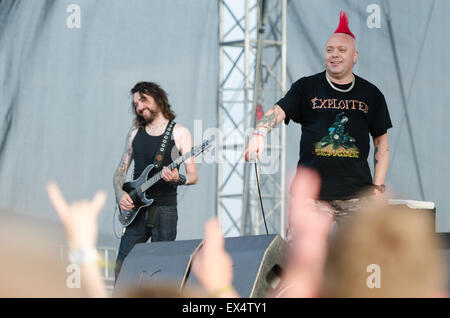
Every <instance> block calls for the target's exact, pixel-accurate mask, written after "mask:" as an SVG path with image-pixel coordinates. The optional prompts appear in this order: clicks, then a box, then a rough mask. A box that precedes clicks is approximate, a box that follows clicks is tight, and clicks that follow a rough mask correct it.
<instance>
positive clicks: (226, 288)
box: [211, 284, 236, 297]
mask: <svg viewBox="0 0 450 318" xmlns="http://www.w3.org/2000/svg"><path fill="white" fill-rule="evenodd" d="M228 292H233V293H236V289H234V287H233V285H231V284H230V285H226V286H224V287H222V288H219V289H218V290H216V291H215V292H214V293H212V294H211V296H212V297H219V296H220V295H222V294H224V293H228Z"/></svg>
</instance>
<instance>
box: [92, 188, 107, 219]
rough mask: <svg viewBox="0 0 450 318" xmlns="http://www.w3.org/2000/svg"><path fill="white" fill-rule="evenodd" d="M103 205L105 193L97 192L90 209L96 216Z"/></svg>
mask: <svg viewBox="0 0 450 318" xmlns="http://www.w3.org/2000/svg"><path fill="white" fill-rule="evenodd" d="M105 203H106V192H105V191H103V190H100V191H97V193H96V194H95V196H94V199H93V200H92V203H91V204H92V208H93V209H94V211H95V213H96V214H98V213H99V212H100V211H101V210H102V208H103V206H104V205H105Z"/></svg>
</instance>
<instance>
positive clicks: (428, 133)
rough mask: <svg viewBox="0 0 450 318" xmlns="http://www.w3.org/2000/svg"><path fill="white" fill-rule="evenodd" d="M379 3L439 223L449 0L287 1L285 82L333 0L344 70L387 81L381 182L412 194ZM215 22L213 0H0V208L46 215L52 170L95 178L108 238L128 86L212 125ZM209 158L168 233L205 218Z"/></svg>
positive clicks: (315, 57)
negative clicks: (151, 88) (354, 54)
mask: <svg viewBox="0 0 450 318" xmlns="http://www.w3.org/2000/svg"><path fill="white" fill-rule="evenodd" d="M71 3H77V4H78V5H79V6H80V8H81V28H80V29H69V28H68V27H67V25H66V22H67V21H66V20H67V17H69V16H70V15H71V13H68V12H66V9H67V7H68V5H69V4H71ZM373 3H375V4H378V5H379V6H380V8H381V28H379V29H377V28H375V29H370V28H368V27H367V25H366V19H367V17H368V16H369V14H370V13H368V12H367V11H366V8H367V6H368V5H369V4H373ZM387 6H389V10H388V11H389V12H390V14H391V17H392V27H393V35H394V40H395V44H396V46H397V55H398V58H399V63H400V70H401V74H402V84H403V86H404V90H405V95H406V98H407V109H408V112H409V115H410V120H411V128H412V140H413V142H414V144H415V147H416V151H417V160H418V163H419V164H418V167H417V168H418V169H419V170H420V172H421V177H422V185H423V188H424V193H425V198H424V199H425V200H429V201H433V202H435V203H436V206H437V211H438V217H437V219H438V220H437V221H438V222H437V229H438V230H439V231H449V229H450V217H449V216H448V213H446V211H448V209H449V208H450V196H448V195H447V189H448V186H447V182H448V180H449V177H450V172H449V169H448V168H447V162H446V158H448V156H449V150H448V148H447V147H446V141H447V137H448V136H449V134H448V133H447V130H446V124H447V122H449V120H450V116H449V113H448V111H447V110H446V107H447V106H446V101H447V100H450V98H449V97H450V96H449V94H450V90H448V89H447V86H448V79H447V76H446V75H447V74H449V73H450V72H449V71H450V69H449V68H450V66H449V64H448V63H445V59H446V52H447V50H446V48H447V47H448V46H449V43H450V42H449V41H448V37H449V36H448V31H447V30H449V29H450V25H449V24H450V22H449V20H448V19H447V17H446V15H447V13H448V12H450V2H449V1H446V0H436V1H421V0H395V1H386V2H385V1H380V0H372V1H368V0H358V1H356V0H351V1H350V0H348V1H344V0H342V1H337V0H291V1H288V21H287V22H288V29H287V40H288V41H287V52H288V72H289V75H290V79H289V80H288V82H289V83H288V84H289V85H290V84H291V83H292V82H293V81H295V80H296V79H298V78H299V77H301V76H305V75H310V74H313V73H316V72H320V71H322V70H323V47H324V45H325V42H326V40H327V38H328V36H329V35H330V34H331V33H332V32H333V31H334V30H335V28H336V26H337V22H338V13H339V10H346V11H347V13H348V15H349V19H350V28H351V30H352V31H353V33H355V35H356V37H357V46H358V49H359V52H360V56H359V61H358V64H357V65H356V69H355V73H357V74H358V75H360V76H362V77H365V78H366V79H368V80H370V81H371V82H373V83H374V84H376V85H377V86H378V87H379V88H380V89H381V91H382V92H383V93H384V94H385V96H386V99H387V102H388V105H389V109H390V113H391V117H392V120H393V124H394V128H393V129H391V130H390V131H389V132H390V144H391V147H390V150H391V162H390V170H389V172H388V177H387V184H388V185H390V186H391V187H392V188H393V189H395V196H396V197H398V198H406V199H416V200H420V199H421V198H420V190H419V181H418V180H419V179H418V176H417V173H416V166H415V164H414V161H413V153H412V150H411V149H412V148H411V143H410V136H409V135H408V130H407V125H406V121H405V111H404V108H403V105H402V100H401V94H400V85H399V81H398V79H397V73H396V69H395V65H394V57H393V53H392V47H391V42H390V35H389V32H388V28H387V19H386V15H385V13H384V11H385V9H387ZM217 29H218V10H217V2H216V1H212V0H195V1H194V0H192V1H184V0H170V1H163V0H158V1H156V0H154V1H145V0H129V1H125V0H114V1H107V0H97V1H92V0H77V1H66V0H59V1H51V0H49V1H45V0H33V1H24V0H23V1H20V0H16V1H11V0H1V1H0V85H1V86H0V87H1V94H0V96H1V99H0V120H1V123H2V124H1V126H0V193H1V200H0V208H3V209H5V210H7V211H16V212H20V213H26V214H29V215H33V216H37V217H39V218H43V219H48V220H53V221H57V218H56V216H55V214H54V212H53V210H52V209H51V207H50V204H49V202H48V199H47V197H46V194H45V184H46V182H47V181H49V180H55V181H57V182H58V183H59V184H60V186H61V189H62V191H63V193H64V195H65V196H66V198H67V199H68V200H69V201H73V200H77V199H81V198H86V197H91V196H92V195H93V193H94V192H95V190H97V189H105V190H107V192H108V202H107V205H106V208H105V209H104V211H103V212H102V214H101V217H100V223H99V225H100V231H101V238H100V244H108V245H115V244H117V243H118V241H117V240H116V239H112V232H113V231H112V224H113V218H112V215H113V211H114V194H113V191H112V174H113V172H114V169H115V168H116V166H117V164H118V161H119V158H120V154H121V152H122V150H123V146H124V142H125V135H126V132H127V131H128V128H129V125H130V123H131V120H132V114H131V112H130V108H129V104H130V97H129V94H128V91H129V89H130V87H131V86H132V85H133V84H134V83H135V82H137V81H139V80H152V81H157V82H159V83H160V84H161V85H162V86H163V88H165V89H166V90H167V92H168V93H169V99H170V102H171V104H172V105H173V106H174V109H175V111H176V113H177V115H178V118H177V120H178V121H179V122H181V123H183V124H185V125H186V126H187V127H188V128H190V130H191V133H193V126H194V120H195V119H200V120H202V121H203V123H202V125H203V129H206V128H208V127H213V126H216V124H217V123H216V107H217V106H216V105H217V72H218V63H217V62H218V32H217ZM287 132H288V136H287V144H288V145H289V147H288V149H287V156H286V157H287V166H286V167H287V173H289V171H290V170H292V169H293V168H295V165H296V163H297V160H298V139H299V136H300V129H299V127H298V126H295V125H292V124H291V125H289V126H288V129H287ZM196 137H197V139H198V136H196ZM200 139H201V137H200ZM370 161H371V160H370ZM215 171H216V168H215V166H214V165H207V164H200V165H199V175H200V182H199V184H198V185H197V186H196V187H192V188H185V189H183V190H182V191H181V192H180V196H179V204H180V219H179V227H178V229H179V235H178V238H177V239H190V238H200V237H201V236H202V233H203V222H204V221H205V220H206V219H207V218H208V217H209V216H211V215H213V214H214V207H215V205H214V201H215ZM213 189H214V190H213ZM116 225H117V224H116ZM102 240H103V241H102Z"/></svg>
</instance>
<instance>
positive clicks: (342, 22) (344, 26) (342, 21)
mask: <svg viewBox="0 0 450 318" xmlns="http://www.w3.org/2000/svg"><path fill="white" fill-rule="evenodd" d="M334 33H345V34H348V35H350V36H351V37H352V38H354V39H355V40H356V38H355V36H354V35H353V33H352V31H350V29H349V28H348V19H347V15H346V14H345V12H343V11H340V12H339V26H338V27H337V29H336V31H334Z"/></svg>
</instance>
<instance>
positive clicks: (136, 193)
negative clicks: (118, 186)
mask: <svg viewBox="0 0 450 318" xmlns="http://www.w3.org/2000/svg"><path fill="white" fill-rule="evenodd" d="M153 167H154V165H153V164H150V165H148V166H147V167H146V168H145V169H144V171H143V172H142V173H141V175H140V176H139V178H137V179H136V180H132V181H129V182H125V184H124V185H123V187H122V189H123V190H124V191H125V192H126V193H128V195H129V196H130V197H131V200H133V203H134V208H133V209H131V210H122V209H121V208H120V206H119V210H120V213H119V221H120V223H121V224H122V225H123V226H125V227H127V226H128V225H130V224H131V223H132V222H133V221H134V219H135V218H136V216H137V214H138V212H139V211H140V210H141V209H143V208H145V207H148V206H149V205H151V204H152V203H153V199H148V198H147V197H146V196H145V192H142V190H141V186H142V185H143V184H144V183H145V182H146V181H147V179H148V175H149V173H150V171H152V169H153Z"/></svg>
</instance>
